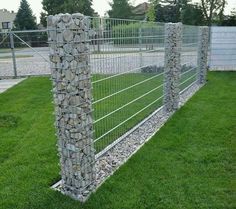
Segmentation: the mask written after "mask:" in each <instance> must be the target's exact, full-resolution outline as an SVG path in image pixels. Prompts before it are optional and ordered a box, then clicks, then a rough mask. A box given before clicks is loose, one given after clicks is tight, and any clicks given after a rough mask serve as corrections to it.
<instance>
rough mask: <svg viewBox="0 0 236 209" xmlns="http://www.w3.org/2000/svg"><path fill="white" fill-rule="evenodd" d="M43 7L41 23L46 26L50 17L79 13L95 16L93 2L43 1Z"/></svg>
mask: <svg viewBox="0 0 236 209" xmlns="http://www.w3.org/2000/svg"><path fill="white" fill-rule="evenodd" d="M42 5H43V10H44V12H42V13H41V17H40V23H41V24H43V25H44V26H46V18H47V16H48V15H55V14H59V13H77V12H80V13H82V14H84V15H87V16H93V15H94V10H93V8H92V0H43V1H42Z"/></svg>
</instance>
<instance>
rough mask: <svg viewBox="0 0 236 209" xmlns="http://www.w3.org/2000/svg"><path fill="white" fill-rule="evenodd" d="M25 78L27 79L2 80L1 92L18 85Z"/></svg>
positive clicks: (0, 82) (0, 84)
mask: <svg viewBox="0 0 236 209" xmlns="http://www.w3.org/2000/svg"><path fill="white" fill-rule="evenodd" d="M23 80H25V78H21V79H7V80H0V94H1V93H3V92H5V91H7V90H8V89H10V88H11V87H13V86H15V85H17V84H18V83H20V82H21V81H23Z"/></svg>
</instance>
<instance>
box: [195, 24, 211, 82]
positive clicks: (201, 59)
mask: <svg viewBox="0 0 236 209" xmlns="http://www.w3.org/2000/svg"><path fill="white" fill-rule="evenodd" d="M208 44H209V28H208V27H207V26H204V27H200V29H199V44H198V82H199V84H204V83H205V82H206V75H207V59H208Z"/></svg>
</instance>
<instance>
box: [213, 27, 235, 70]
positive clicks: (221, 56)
mask: <svg viewBox="0 0 236 209" xmlns="http://www.w3.org/2000/svg"><path fill="white" fill-rule="evenodd" d="M209 65H210V69H211V70H236V27H211V46H210V61H209Z"/></svg>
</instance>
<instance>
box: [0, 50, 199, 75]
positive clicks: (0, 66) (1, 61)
mask: <svg viewBox="0 0 236 209" xmlns="http://www.w3.org/2000/svg"><path fill="white" fill-rule="evenodd" d="M35 50H36V51H37V52H38V53H35V52H33V51H32V50H30V49H22V50H17V51H16V57H17V58H16V64H17V74H18V75H19V76H24V75H44V74H50V64H49V63H48V62H47V61H46V60H48V48H46V47H44V48H35ZM114 50H116V49H115V48H113V49H111V51H110V52H109V53H104V54H92V55H91V57H90V60H91V62H90V63H91V69H92V72H93V73H105V74H111V73H112V74H113V73H120V72H127V71H128V72H129V71H131V72H133V71H132V70H133V69H135V68H139V67H140V66H147V65H157V66H163V65H164V52H163V48H159V49H158V50H157V51H155V52H144V53H142V56H141V55H140V53H139V52H138V51H137V48H122V49H119V50H123V51H124V52H125V53H123V54H121V53H114ZM116 51H117V50H116ZM132 51H134V52H132ZM10 55H11V54H10V53H4V54H3V53H1V54H0V77H3V76H13V64H12V59H11V58H9V57H7V56H10ZM4 57H5V58H4ZM42 57H44V58H45V59H44V58H42ZM185 63H187V65H196V52H191V50H190V52H184V53H183V56H182V64H185ZM137 71H139V70H137ZM134 72H135V70H134Z"/></svg>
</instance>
